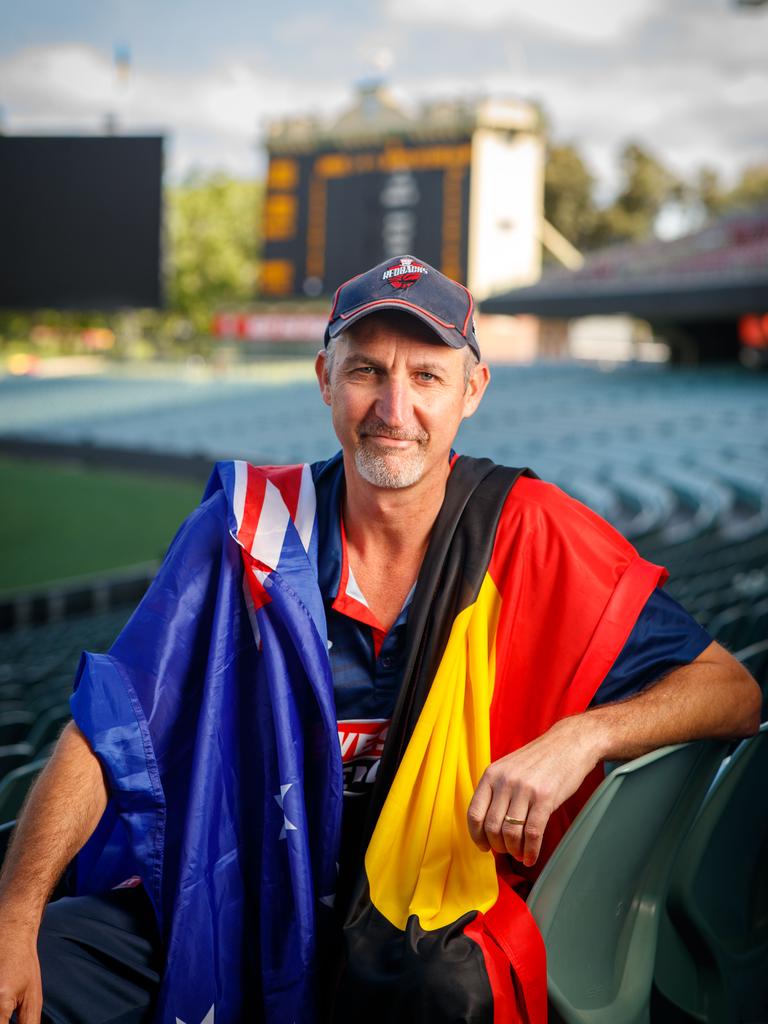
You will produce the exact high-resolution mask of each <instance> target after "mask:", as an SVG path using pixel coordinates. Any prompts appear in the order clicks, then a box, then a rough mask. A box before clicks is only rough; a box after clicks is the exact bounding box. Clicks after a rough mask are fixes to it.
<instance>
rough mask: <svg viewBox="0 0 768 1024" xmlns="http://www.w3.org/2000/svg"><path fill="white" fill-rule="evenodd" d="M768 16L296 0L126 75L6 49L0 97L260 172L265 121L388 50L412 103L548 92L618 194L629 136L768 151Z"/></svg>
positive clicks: (741, 153) (714, 6)
mask: <svg viewBox="0 0 768 1024" xmlns="http://www.w3.org/2000/svg"><path fill="white" fill-rule="evenodd" d="M329 2H330V4H331V8H333V3H334V0H329ZM225 6H226V4H225ZM767 23H768V7H766V8H763V9H762V11H760V13H759V15H758V14H755V13H754V12H747V15H744V13H743V12H741V11H739V10H736V9H735V8H734V6H733V3H732V0H676V2H675V3H674V4H665V5H663V6H661V5H660V0H614V2H612V3H611V4H605V3H604V0H581V2H579V3H573V2H570V3H567V2H566V0H539V3H537V4H523V3H522V0H471V2H470V0H462V2H461V3H460V2H459V0H419V3H412V2H411V3H409V4H406V2H405V0H385V3H384V4H381V5H379V6H377V7H376V8H375V11H374V10H373V9H371V10H370V11H369V12H368V14H367V15H366V17H364V18H355V17H342V16H341V14H340V9H335V15H334V10H331V9H328V8H327V7H324V8H323V9H322V10H320V9H318V8H317V7H316V6H315V7H309V6H308V5H307V4H306V3H304V2H303V0H296V2H295V3H294V4H293V5H291V7H290V8H289V9H286V10H285V11H282V10H278V9H276V10H275V12H274V19H273V21H271V22H270V24H269V25H268V26H267V25H265V26H263V29H262V28H260V34H259V35H258V38H256V39H255V38H251V37H249V36H247V34H243V37H242V38H239V39H234V40H233V41H232V46H233V47H235V48H236V49H234V50H233V49H227V48H226V46H225V45H224V44H222V43H221V41H219V44H218V46H217V47H216V48H214V47H212V48H211V53H210V54H209V58H210V59H209V60H207V61H201V60H199V59H194V60H192V59H190V60H187V61H186V62H182V61H181V59H180V50H179V49H178V47H176V48H175V49H174V56H173V64H172V66H171V63H170V57H169V59H168V60H164V59H163V56H162V53H161V52H160V51H158V52H157V53H156V54H155V58H154V59H155V64H154V66H151V67H150V66H142V65H138V64H137V65H136V66H135V67H134V69H133V71H132V74H131V78H130V81H129V83H128V85H127V86H126V87H125V88H119V87H118V84H117V83H116V81H115V73H114V69H113V66H112V62H111V60H110V59H109V57H108V56H105V55H104V52H103V50H97V49H95V48H93V47H90V46H88V45H85V44H68V45H65V44H57V45H46V46H38V47H34V48H26V49H24V50H18V51H16V52H15V53H12V54H10V55H8V56H5V57H3V58H0V96H1V97H2V104H3V107H4V110H5V119H6V130H8V131H12V132H13V131H40V132H47V131H52V130H56V131H65V130H74V131H99V130H100V129H101V128H102V127H103V124H104V117H105V114H106V113H107V111H110V110H111V111H114V112H115V113H116V114H117V115H118V120H119V123H120V124H121V125H122V126H124V127H125V128H126V130H130V131H146V130H163V131H165V132H167V133H168V135H169V145H168V152H169V168H170V171H171V174H172V176H174V177H175V176H178V175H180V174H183V173H184V172H185V171H186V170H187V169H188V168H189V167H191V166H193V165H196V166H200V167H203V168H213V167H221V168H224V169H227V170H229V171H231V172H233V173H238V174H247V175H251V174H255V173H260V172H261V170H262V169H263V162H264V158H263V150H261V148H260V142H259V138H260V135H261V132H262V129H263V126H264V123H265V122H266V121H267V120H270V119H274V118H278V117H281V116H284V115H286V114H307V113H314V114H320V115H323V116H327V115H330V114H332V113H333V112H336V111H339V110H341V109H343V108H344V107H345V106H347V105H349V103H350V102H351V100H352V94H353V86H352V83H353V82H354V81H355V79H356V78H359V77H363V76H365V75H366V74H368V75H369V74H370V73H371V72H373V71H374V70H375V67H374V65H375V58H376V54H377V53H378V52H380V51H381V50H382V49H387V50H388V51H389V52H390V54H391V70H390V72H389V73H390V76H391V78H392V83H393V88H394V91H395V93H396V95H397V96H398V97H399V98H400V99H401V101H402V102H403V104H404V105H405V106H406V108H409V109H413V108H414V106H416V105H417V104H418V103H419V101H421V100H423V99H427V98H432V99H437V98H449V97H451V96H453V97H456V98H471V97H478V96H480V95H489V96H497V95H501V96H514V97H523V98H526V99H533V100H536V101H538V102H540V103H541V104H542V106H543V108H544V110H545V111H546V113H547V116H548V118H549V122H550V124H551V129H552V137H553V138H554V139H555V140H556V141H561V140H569V141H573V142H574V143H575V144H576V145H578V146H579V148H580V149H581V150H582V151H583V152H584V153H585V154H586V156H587V158H588V161H589V163H590V164H591V166H592V167H593V169H594V170H595V171H596V173H597V175H598V177H599V178H600V179H601V182H602V193H603V195H604V196H606V197H607V195H608V194H609V193H610V191H611V189H612V188H614V187H615V186H616V184H617V180H616V175H617V170H616V158H617V154H618V151H619V149H620V147H621V145H622V144H623V142H624V141H626V140H628V139H636V140H638V141H640V142H641V143H642V144H644V145H646V146H647V147H648V148H650V149H651V150H652V151H654V152H655V153H656V154H657V155H658V156H659V157H660V158H661V159H662V160H664V161H668V162H669V163H670V164H671V165H672V166H673V168H675V169H676V170H678V171H679V172H683V173H688V172H690V171H692V170H693V169H694V168H695V167H696V166H698V165H700V164H701V163H704V162H706V163H708V164H712V165H714V166H716V167H717V168H719V169H720V171H721V173H723V174H724V175H725V176H726V177H731V178H732V177H733V176H734V174H735V173H736V171H737V169H738V168H739V167H741V166H743V165H744V164H745V163H746V162H755V161H757V160H759V159H760V158H761V157H762V159H765V158H766V155H768V145H766V143H765V110H767V109H768V65H767V64H766V61H765V31H764V30H765V28H766V24H767ZM186 31H187V36H188V39H189V40H191V39H192V38H193V37H194V38H197V35H199V34H200V32H201V25H197V26H195V25H194V24H193V21H192V18H191V16H190V22H189V24H188V25H187V26H186ZM196 33H197V34H196ZM135 49H136V52H139V45H138V44H136V46H135Z"/></svg>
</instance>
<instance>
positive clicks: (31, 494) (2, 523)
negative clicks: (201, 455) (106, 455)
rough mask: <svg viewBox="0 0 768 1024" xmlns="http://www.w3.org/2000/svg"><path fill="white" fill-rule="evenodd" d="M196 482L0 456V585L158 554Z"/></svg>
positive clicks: (195, 492) (187, 507)
mask: <svg viewBox="0 0 768 1024" xmlns="http://www.w3.org/2000/svg"><path fill="white" fill-rule="evenodd" d="M202 490H203V487H202V485H201V484H197V483H194V482H186V481H179V480H166V479H162V478H159V477H155V476H142V475H139V474H135V473H122V472H121V473H118V472H109V471H104V470H98V469H86V468H83V467H79V466H75V465H71V466H70V465H62V464H60V463H44V462H36V461H29V462H24V461H21V460H18V461H17V460H12V459H0V495H2V497H0V590H2V591H9V590H17V589H23V588H27V587H35V586H37V585H39V584H44V583H49V582H52V581H55V580H62V579H67V578H70V577H76V576H85V575H89V574H92V573H100V572H105V571H108V570H110V569H115V568H118V567H119V568H123V567H126V566H130V565H136V564H138V563H140V562H147V561H151V560H153V559H158V558H161V557H162V555H163V554H164V553H165V550H166V548H167V547H168V544H169V543H170V541H171V539H172V538H173V535H174V533H175V532H176V529H177V528H178V526H179V524H180V523H181V521H182V519H184V517H185V516H186V515H187V514H188V513H189V512H190V511H191V510H192V509H193V508H194V507H195V505H197V504H198V502H199V500H200V496H201V494H202Z"/></svg>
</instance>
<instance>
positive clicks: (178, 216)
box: [166, 174, 263, 330]
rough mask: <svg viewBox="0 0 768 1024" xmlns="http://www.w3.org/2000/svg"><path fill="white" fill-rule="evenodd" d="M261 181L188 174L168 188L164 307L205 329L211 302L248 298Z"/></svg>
mask: <svg viewBox="0 0 768 1024" xmlns="http://www.w3.org/2000/svg"><path fill="white" fill-rule="evenodd" d="M262 196H263V186H262V184H261V183H260V182H254V181H235V180H233V179H231V178H228V177H225V176H224V175H221V174H215V175H212V176H210V177H199V176H193V177H192V178H190V179H188V180H187V181H186V182H185V183H184V184H183V185H180V186H177V187H172V188H170V189H169V190H168V192H167V206H166V209H167V216H168V240H169V248H170V253H169V256H170V259H169V263H170V266H169V273H168V300H169V306H170V308H171V309H172V310H174V311H175V312H179V313H182V314H184V315H186V316H188V317H189V318H190V319H191V320H192V321H193V322H194V324H195V326H196V327H197V328H198V330H206V329H207V328H208V326H209V322H210V316H211V313H212V312H213V310H214V309H215V308H216V306H218V305H220V304H222V303H228V302H248V301H249V300H251V299H252V298H253V295H254V290H255V281H256V272H257V260H258V253H259V247H260V237H261V229H260V214H261V200H262Z"/></svg>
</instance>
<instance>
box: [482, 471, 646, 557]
mask: <svg viewBox="0 0 768 1024" xmlns="http://www.w3.org/2000/svg"><path fill="white" fill-rule="evenodd" d="M502 520H503V522H504V524H505V525H506V526H510V525H511V524H515V523H516V524H517V525H518V526H526V527H528V528H530V529H531V530H535V531H536V532H537V533H539V534H542V533H546V534H547V535H549V536H551V537H560V538H563V539H564V540H566V539H568V538H571V537H575V536H579V537H581V538H582V539H584V540H585V541H588V538H590V537H592V538H597V537H599V538H600V539H601V540H602V541H603V542H604V543H608V544H610V545H612V546H616V547H618V548H622V549H624V548H626V549H632V545H631V544H630V542H629V541H628V540H627V539H626V538H625V537H624V536H623V535H622V534H621V533H619V531H618V530H617V529H616V528H615V527H614V526H612V525H611V524H610V523H609V522H608V521H607V520H606V519H603V517H602V516H600V515H598V513H597V512H594V511H593V510H592V509H591V508H589V506H587V505H585V504H583V503H582V502H581V501H579V500H578V499H577V498H574V497H573V496H572V495H570V494H568V493H567V492H566V491H564V490H562V489H561V488H560V487H558V486H557V484H553V483H550V482H549V481H547V480H541V479H539V478H538V477H535V476H520V477H518V479H517V481H516V482H515V485H514V487H512V489H511V490H510V492H509V495H508V497H507V501H506V503H505V506H504V510H503V512H502ZM632 550H634V549H632Z"/></svg>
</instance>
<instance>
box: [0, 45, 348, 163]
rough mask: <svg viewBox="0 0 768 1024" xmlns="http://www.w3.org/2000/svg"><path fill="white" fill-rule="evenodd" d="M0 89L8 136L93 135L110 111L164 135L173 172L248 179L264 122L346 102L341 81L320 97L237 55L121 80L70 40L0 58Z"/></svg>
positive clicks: (132, 128) (126, 125) (125, 124)
mask: <svg viewBox="0 0 768 1024" xmlns="http://www.w3.org/2000/svg"><path fill="white" fill-rule="evenodd" d="M0 91H1V92H2V95H3V99H4V104H5V108H6V130H8V131H11V132H27V133H30V132H40V133H45V132H66V131H74V132H97V131H101V130H102V129H103V127H104V123H105V117H106V115H107V113H108V112H111V113H113V114H114V115H116V117H117V121H118V124H119V126H120V130H125V131H129V132H141V131H145V132H155V131H161V132H168V133H171V134H172V138H171V140H170V146H169V152H170V154H171V160H170V171H171V174H172V175H173V176H177V175H179V174H181V173H184V171H185V170H187V169H188V168H189V167H190V166H192V165H197V166H203V167H206V166H207V167H212V166H215V167H222V168H224V169H228V170H230V171H233V172H237V173H241V174H250V175H252V174H254V173H256V172H257V170H260V169H261V167H260V164H261V163H262V162H263V161H260V160H259V157H258V154H257V150H256V145H257V138H258V136H259V134H260V131H261V129H262V127H263V124H264V122H265V121H266V120H267V119H274V118H277V117H281V116H284V115H286V114H289V113H292V112H297V111H306V110H307V109H312V108H314V109H319V110H330V109H333V107H334V105H335V107H336V108H338V107H340V106H341V105H342V104H343V101H344V100H345V99H348V96H347V95H346V91H345V90H344V89H343V88H341V87H339V88H337V89H336V90H333V89H332V88H330V89H326V90H324V92H323V93H322V94H321V95H320V96H319V95H318V91H317V89H316V88H315V87H313V86H312V85H310V84H307V83H297V82H295V81H294V80H293V78H292V77H291V76H290V75H288V74H286V75H283V76H276V75H274V74H270V73H269V72H267V71H266V70H263V69H260V68H259V67H257V66H253V65H249V64H248V63H247V62H245V61H239V62H230V63H222V64H220V65H218V66H216V67H213V68H211V69H208V70H206V71H204V72H192V71H189V72H165V71H162V70H150V69H138V70H134V71H133V72H132V73H131V76H130V78H129V81H128V82H127V83H120V82H118V80H117V78H116V75H115V71H114V68H113V66H112V63H111V61H110V60H108V59H107V58H106V57H105V56H104V55H103V54H102V53H101V52H99V51H97V50H95V49H93V48H91V47H88V46H84V45H75V44H65V45H54V46H46V47H36V48H33V49H25V50H22V51H18V52H16V53H15V54H13V55H11V56H10V57H6V58H4V59H0Z"/></svg>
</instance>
